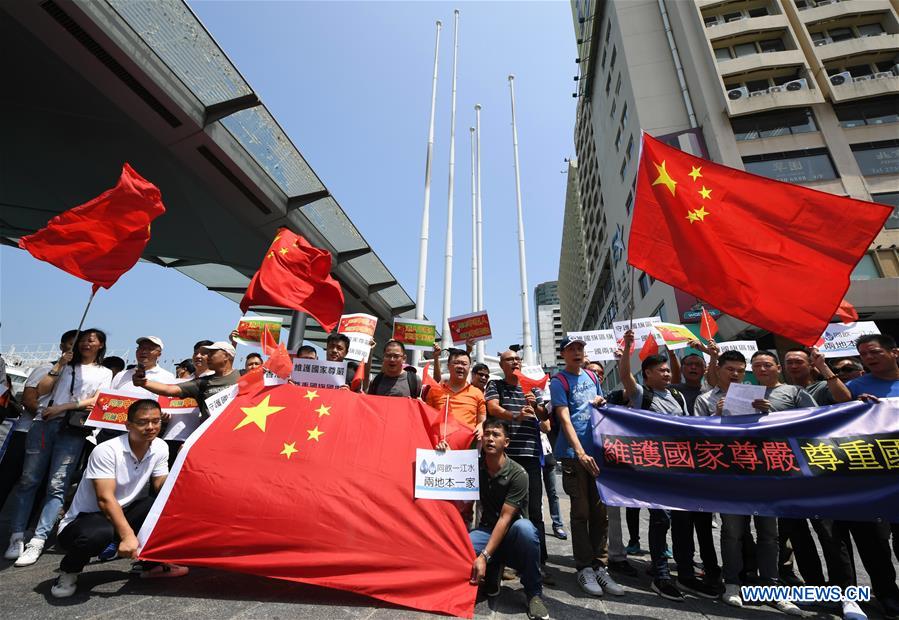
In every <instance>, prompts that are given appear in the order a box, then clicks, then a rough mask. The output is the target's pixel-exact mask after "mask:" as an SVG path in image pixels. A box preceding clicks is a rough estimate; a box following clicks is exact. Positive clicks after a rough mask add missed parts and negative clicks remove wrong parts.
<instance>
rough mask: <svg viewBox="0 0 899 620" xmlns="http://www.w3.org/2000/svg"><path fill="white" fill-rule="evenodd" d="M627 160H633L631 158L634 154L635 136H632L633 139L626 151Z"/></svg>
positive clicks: (629, 141) (628, 143)
mask: <svg viewBox="0 0 899 620" xmlns="http://www.w3.org/2000/svg"><path fill="white" fill-rule="evenodd" d="M624 154H625V156H626V157H627V160H628V161H630V160H631V156H632V155H633V154H634V136H631V139H630V140H628V142H627V149H626V150H625V151H624Z"/></svg>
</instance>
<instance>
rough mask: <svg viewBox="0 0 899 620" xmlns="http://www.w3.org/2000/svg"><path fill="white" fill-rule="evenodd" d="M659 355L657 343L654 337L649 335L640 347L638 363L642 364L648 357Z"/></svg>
mask: <svg viewBox="0 0 899 620" xmlns="http://www.w3.org/2000/svg"><path fill="white" fill-rule="evenodd" d="M658 354H659V343H658V342H656V339H655V336H653V335H652V334H649V336H648V337H647V338H646V342H644V343H643V346H642V347H640V361H641V362H642V361H643V360H645V359H646V358H647V357H649V356H650V355H658Z"/></svg>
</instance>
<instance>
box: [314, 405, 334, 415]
mask: <svg viewBox="0 0 899 620" xmlns="http://www.w3.org/2000/svg"><path fill="white" fill-rule="evenodd" d="M315 412H316V413H317V414H318V417H322V416H323V415H331V408H330V407H326V406H325V405H322V406H321V407H319V408H318V409H316V410H315Z"/></svg>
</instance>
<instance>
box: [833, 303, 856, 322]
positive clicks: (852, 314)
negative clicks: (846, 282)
mask: <svg viewBox="0 0 899 620" xmlns="http://www.w3.org/2000/svg"><path fill="white" fill-rule="evenodd" d="M836 315H837V317H838V318H839V319H840V322H841V323H843V324H844V325H848V324H849V323H855V322H856V321H857V320H858V312H857V311H856V310H855V306H853V305H852V304H851V303H849V302H848V301H846V300H845V299H844V300H843V301H841V302H840V307H839V308H837V312H836Z"/></svg>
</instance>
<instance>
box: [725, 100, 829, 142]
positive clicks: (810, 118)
mask: <svg viewBox="0 0 899 620" xmlns="http://www.w3.org/2000/svg"><path fill="white" fill-rule="evenodd" d="M730 125H731V128H732V129H733V130H734V137H735V138H736V139H737V140H738V141H742V140H757V139H759V138H774V137H776V136H788V135H791V134H800V133H811V132H814V131H818V125H817V124H816V123H815V116H814V114H812V110H811V108H793V109H787V110H778V111H777V112H764V113H762V114H751V115H748V116H738V117H735V118H732V119H730Z"/></svg>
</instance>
